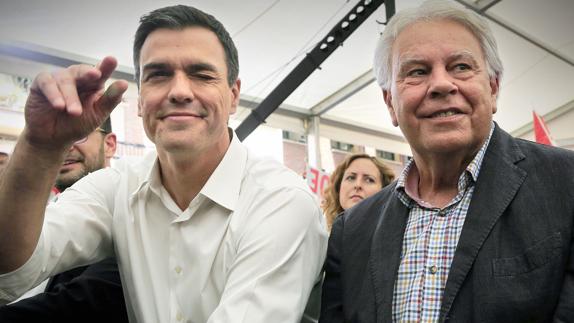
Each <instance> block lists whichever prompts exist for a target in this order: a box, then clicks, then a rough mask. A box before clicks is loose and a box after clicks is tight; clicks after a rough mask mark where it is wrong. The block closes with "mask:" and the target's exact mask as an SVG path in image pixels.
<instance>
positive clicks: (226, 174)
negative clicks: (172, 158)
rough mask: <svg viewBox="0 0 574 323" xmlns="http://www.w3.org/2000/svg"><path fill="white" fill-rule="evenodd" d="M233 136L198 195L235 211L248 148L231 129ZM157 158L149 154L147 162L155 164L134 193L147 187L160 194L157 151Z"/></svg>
mask: <svg viewBox="0 0 574 323" xmlns="http://www.w3.org/2000/svg"><path fill="white" fill-rule="evenodd" d="M229 134H230V136H231V143H230V144H229V147H228V148H227V151H226V152H225V155H224V156H223V159H222V160H221V162H220V163H219V165H218V166H217V168H216V169H215V171H214V172H213V173H212V174H211V176H210V177H209V179H208V180H207V182H206V183H205V185H204V186H203V187H202V188H201V190H200V191H199V194H198V195H200V194H201V195H204V196H205V197H207V198H209V199H210V200H212V201H213V202H215V203H217V204H219V205H221V206H223V207H225V208H226V209H228V210H231V211H233V210H234V209H235V206H236V204H237V200H238V199H239V192H240V190H241V181H242V178H243V174H244V172H245V165H246V164H247V148H246V147H245V146H243V145H242V144H241V142H240V141H239V139H238V138H237V135H236V134H235V131H233V130H232V129H229ZM154 156H155V157H154V158H155V159H154V160H153V161H152V160H149V158H150V157H148V156H146V159H147V160H145V161H144V164H145V165H150V164H151V163H153V165H152V166H151V167H150V168H148V169H149V171H148V172H147V173H145V175H144V174H141V175H143V176H142V177H141V178H142V179H143V180H142V182H141V183H140V185H139V186H138V189H137V190H136V192H134V194H133V196H135V195H137V194H138V193H140V192H141V193H145V192H146V191H147V190H148V189H149V190H150V191H151V192H153V193H155V194H156V195H158V196H160V194H161V188H162V186H163V184H162V183H161V176H160V172H159V159H158V158H157V155H156V154H154Z"/></svg>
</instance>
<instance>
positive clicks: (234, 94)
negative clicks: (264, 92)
mask: <svg viewBox="0 0 574 323" xmlns="http://www.w3.org/2000/svg"><path fill="white" fill-rule="evenodd" d="M240 92H241V80H240V79H237V80H235V83H233V85H232V86H231V109H229V114H234V113H235V112H236V111H237V106H239V94H240Z"/></svg>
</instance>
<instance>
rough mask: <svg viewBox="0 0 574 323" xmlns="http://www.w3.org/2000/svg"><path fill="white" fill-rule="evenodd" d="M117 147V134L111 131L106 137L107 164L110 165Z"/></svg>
mask: <svg viewBox="0 0 574 323" xmlns="http://www.w3.org/2000/svg"><path fill="white" fill-rule="evenodd" d="M116 147H117V142H116V134H115V133H113V132H110V133H108V134H107V135H106V136H105V137H104V156H105V158H106V166H110V159H111V158H112V157H114V155H115V154H116Z"/></svg>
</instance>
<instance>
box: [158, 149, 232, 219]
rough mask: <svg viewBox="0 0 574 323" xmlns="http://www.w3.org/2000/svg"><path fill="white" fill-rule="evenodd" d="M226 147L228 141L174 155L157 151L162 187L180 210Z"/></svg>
mask: <svg viewBox="0 0 574 323" xmlns="http://www.w3.org/2000/svg"><path fill="white" fill-rule="evenodd" d="M228 148H229V138H228V139H227V141H226V142H225V144H224V143H223V142H222V144H221V145H216V146H214V147H211V148H210V149H209V151H203V152H185V153H177V154H172V153H168V152H166V151H162V152H160V151H158V158H159V163H160V168H161V179H162V184H163V186H164V187H165V189H166V190H167V192H168V193H169V194H170V196H171V197H172V198H173V200H174V201H175V203H176V204H177V206H179V208H180V209H181V210H185V209H186V208H187V207H188V206H189V203H191V201H192V200H193V199H194V198H195V196H197V194H198V193H199V192H200V191H201V189H202V188H203V186H204V185H205V183H207V180H208V179H209V177H210V176H211V174H213V172H214V171H215V169H216V168H217V166H218V165H219V163H220V162H221V160H222V159H223V157H224V156H225V153H226V152H227V149H228Z"/></svg>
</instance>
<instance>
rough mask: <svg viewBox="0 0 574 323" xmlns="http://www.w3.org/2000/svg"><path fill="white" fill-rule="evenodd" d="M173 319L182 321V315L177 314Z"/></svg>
mask: <svg viewBox="0 0 574 323" xmlns="http://www.w3.org/2000/svg"><path fill="white" fill-rule="evenodd" d="M175 318H176V319H177V320H178V321H181V320H182V319H183V315H181V312H177V315H176V316H175Z"/></svg>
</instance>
